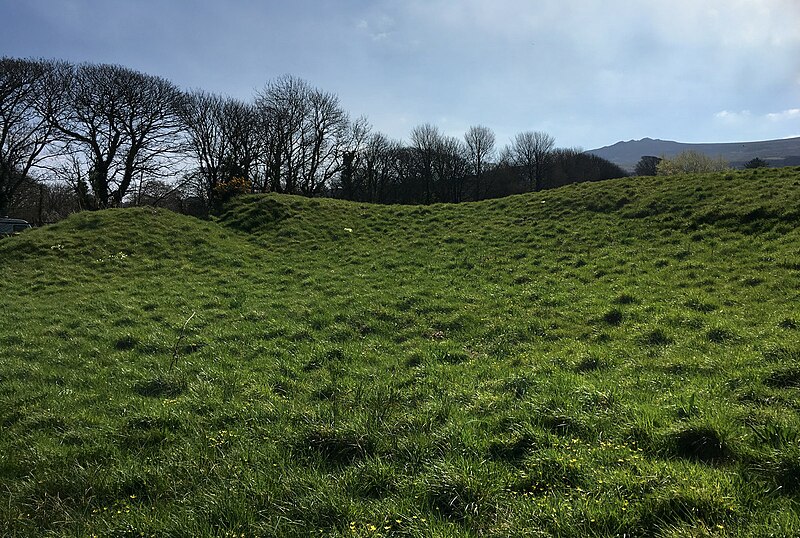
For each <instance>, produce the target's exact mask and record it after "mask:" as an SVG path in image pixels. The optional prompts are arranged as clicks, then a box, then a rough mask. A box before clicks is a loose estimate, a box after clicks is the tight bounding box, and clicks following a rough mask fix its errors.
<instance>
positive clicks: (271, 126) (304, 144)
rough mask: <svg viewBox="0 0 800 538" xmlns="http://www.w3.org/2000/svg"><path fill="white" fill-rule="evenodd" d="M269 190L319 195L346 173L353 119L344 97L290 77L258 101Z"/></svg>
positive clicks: (272, 85)
mask: <svg viewBox="0 0 800 538" xmlns="http://www.w3.org/2000/svg"><path fill="white" fill-rule="evenodd" d="M256 108H257V111H258V114H259V117H260V125H261V134H262V148H263V150H262V156H263V157H264V162H263V163H262V164H263V167H264V175H265V178H266V181H267V184H268V185H269V190H273V191H276V192H287V193H292V194H303V195H305V196H314V195H315V194H318V193H320V192H323V191H324V190H325V189H326V188H328V186H329V183H330V181H331V180H332V178H333V177H334V176H335V175H336V174H338V173H339V172H340V171H341V169H342V163H343V156H344V152H345V151H347V146H348V136H349V134H350V131H349V128H348V126H349V119H348V117H347V113H346V112H345V111H344V109H343V108H342V107H341V105H340V103H339V99H338V97H336V96H335V95H334V94H332V93H327V92H323V91H321V90H318V89H316V88H313V87H312V86H311V85H309V84H308V83H307V82H305V81H304V80H301V79H298V78H295V77H291V76H284V77H281V78H278V79H276V80H274V81H272V82H270V83H269V84H268V85H267V86H266V88H265V89H264V90H263V91H262V92H261V93H259V95H258V96H257V98H256Z"/></svg>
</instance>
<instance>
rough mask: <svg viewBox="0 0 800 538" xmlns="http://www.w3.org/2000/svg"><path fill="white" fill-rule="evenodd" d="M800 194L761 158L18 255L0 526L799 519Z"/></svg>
mask: <svg viewBox="0 0 800 538" xmlns="http://www.w3.org/2000/svg"><path fill="white" fill-rule="evenodd" d="M799 200H800V169H782V170H766V171H763V170H759V171H745V172H732V173H729V174H726V175H722V174H720V175H710V176H690V177H680V178H668V179H665V178H633V179H626V180H615V181H608V182H603V183H599V184H583V185H574V186H570V187H567V188H562V189H558V190H554V191H549V192H545V193H540V194H531V195H524V196H517V197H511V198H506V199H501V200H494V201H485V202H479V203H474V204H462V205H458V206H449V205H436V206H430V207H400V206H370V205H359V204H353V203H348V202H341V201H335V200H307V199H302V198H295V197H285V196H266V197H243V198H240V199H238V200H237V201H236V202H235V203H234V204H233V205H231V206H230V207H229V211H228V212H227V213H226V214H225V215H223V216H222V217H221V218H220V220H219V222H218V223H205V222H199V221H196V220H193V219H190V218H187V217H182V216H179V215H175V214H172V213H169V212H164V211H151V210H148V209H132V210H112V211H106V212H100V213H93V214H90V213H84V214H79V215H75V216H73V217H71V218H69V219H67V220H66V221H64V222H62V223H59V224H58V225H55V226H51V227H47V228H43V229H39V230H34V231H31V232H29V233H26V234H23V235H21V236H19V237H15V238H11V239H7V240H3V241H2V242H0V274H1V275H3V279H2V280H0V312H3V315H4V318H3V320H2V323H0V357H2V359H0V492H2V496H3V497H2V502H0V534H3V535H9V536H15V535H19V536H24V535H39V534H48V533H51V534H54V535H76V536H80V535H86V534H91V533H97V534H98V535H104V534H107V535H115V536H116V535H125V534H129V535H131V536H139V535H140V534H144V535H161V534H170V535H175V536H181V535H185V536H201V535H223V536H224V535H226V534H228V535H232V533H236V535H237V536H238V535H239V534H241V533H244V534H245V535H246V536H251V535H253V536H306V535H309V534H311V533H312V532H313V533H315V534H317V535H319V534H322V535H331V536H338V535H342V536H344V535H347V536H351V535H354V534H356V535H364V536H374V535H387V536H430V535H437V536H478V535H490V536H510V535H519V536H530V535H542V536H548V535H561V536H591V535H594V536H608V535H615V534H619V535H621V534H622V533H628V534H629V535H630V534H633V535H655V536H684V535H698V534H700V535H702V534H703V533H706V534H711V535H720V536H752V535H760V534H764V535H765V534H768V533H774V535H793V534H799V533H800V516H798V512H797V501H798V499H799V498H800V482H799V481H800V448H798V440H799V439H800V416H799V415H798V409H799V408H800V407H799V406H798V396H800V366H799V365H798V361H799V360H800V343H798V342H799V341H800V329H799V328H798V326H800V292H799V291H798V290H800V230H799V229H798V228H799V227H798V223H800V204H799V203H798V201H799ZM349 230H352V231H349ZM192 313H196V315H195V316H194V317H193V318H192V319H191V320H190V321H189V323H188V324H187V326H186V330H185V332H184V333H183V337H182V338H181V333H182V327H183V326H184V323H185V322H186V320H187V319H188V318H189V317H190V316H191V315H192ZM8 320H18V322H16V323H10V322H9V321H8ZM175 349H177V350H178V360H177V363H176V364H175V365H174V367H173V368H170V362H171V361H172V359H173V353H174V351H175ZM692 533H694V534H692Z"/></svg>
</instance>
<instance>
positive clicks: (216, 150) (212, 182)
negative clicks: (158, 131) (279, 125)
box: [180, 91, 231, 201]
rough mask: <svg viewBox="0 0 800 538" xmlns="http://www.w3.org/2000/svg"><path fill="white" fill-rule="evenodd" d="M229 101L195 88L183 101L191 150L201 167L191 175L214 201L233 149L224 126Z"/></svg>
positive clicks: (181, 110)
mask: <svg viewBox="0 0 800 538" xmlns="http://www.w3.org/2000/svg"><path fill="white" fill-rule="evenodd" d="M224 109H225V100H224V99H223V98H222V97H220V96H218V95H214V94H210V93H206V92H203V91H195V92H192V93H189V94H186V95H184V98H183V99H182V100H181V106H180V117H181V120H182V121H183V125H184V129H185V133H186V136H187V139H188V145H187V147H188V150H189V153H190V154H191V156H192V158H193V159H194V160H195V161H196V164H197V169H196V170H195V173H193V174H190V176H189V177H191V178H193V179H194V183H195V187H196V190H197V192H198V194H200V195H201V196H202V197H203V198H205V200H206V201H211V199H212V198H213V193H214V191H215V189H216V188H217V186H218V185H219V184H220V183H221V182H222V175H223V164H224V161H225V156H226V155H227V154H228V153H229V152H230V144H231V141H230V139H229V138H228V137H227V136H225V129H224V123H225V121H224Z"/></svg>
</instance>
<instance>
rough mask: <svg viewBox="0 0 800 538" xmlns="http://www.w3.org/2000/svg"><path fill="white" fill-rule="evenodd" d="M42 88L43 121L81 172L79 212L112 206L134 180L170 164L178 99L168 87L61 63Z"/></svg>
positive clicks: (107, 68) (128, 73)
mask: <svg viewBox="0 0 800 538" xmlns="http://www.w3.org/2000/svg"><path fill="white" fill-rule="evenodd" d="M48 85H49V88H50V89H51V91H52V92H53V93H52V94H51V95H53V96H55V97H54V98H53V99H50V100H49V101H48V106H47V111H46V113H47V119H48V121H49V122H50V124H51V125H52V126H53V127H54V128H55V130H56V131H57V132H58V133H60V135H61V137H62V140H63V141H64V143H65V144H66V146H67V148H68V149H69V150H71V151H73V152H74V153H73V154H76V155H79V156H80V157H81V159H82V165H83V168H84V169H85V170H84V173H82V175H81V177H80V178H79V187H80V193H81V195H82V197H83V207H85V208H88V209H99V208H105V207H113V206H118V205H120V204H121V202H122V200H123V198H124V197H125V195H126V194H127V193H128V190H129V188H130V187H131V183H132V182H133V181H134V178H135V177H136V176H137V174H139V175H142V176H144V175H149V176H160V175H162V174H164V173H165V170H166V169H167V167H168V164H169V163H174V162H175V157H176V155H177V154H178V150H179V147H178V145H177V137H178V134H179V132H180V129H181V124H180V122H179V121H178V116H177V113H176V112H177V104H178V102H179V99H180V93H179V92H178V90H177V88H176V87H175V86H174V85H173V84H172V83H171V82H169V81H167V80H165V79H162V78H159V77H155V76H152V75H146V74H144V73H139V72H137V71H133V70H131V69H127V68H125V67H121V66H117V65H108V64H81V65H78V66H71V65H68V64H60V65H58V66H56V68H55V69H53V70H51V76H50V79H49V80H48ZM87 179H88V181H87Z"/></svg>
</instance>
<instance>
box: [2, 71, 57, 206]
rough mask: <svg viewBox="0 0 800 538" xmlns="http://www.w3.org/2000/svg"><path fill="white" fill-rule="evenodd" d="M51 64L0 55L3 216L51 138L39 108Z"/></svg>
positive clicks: (42, 154)
mask: <svg viewBox="0 0 800 538" xmlns="http://www.w3.org/2000/svg"><path fill="white" fill-rule="evenodd" d="M48 65H49V64H48V63H47V62H40V61H31V60H19V59H13V58H0V215H4V214H5V213H6V211H7V210H8V208H9V206H10V205H11V203H12V202H13V198H14V195H15V194H16V193H17V191H18V190H19V189H20V187H21V186H22V185H23V183H25V181H26V180H27V179H28V178H29V175H30V173H31V170H32V169H33V168H34V167H35V166H36V165H37V164H38V163H39V162H40V161H41V160H42V159H43V158H44V157H45V156H46V152H45V148H46V147H47V145H48V144H49V143H50V142H51V141H52V133H53V130H52V127H51V125H50V124H49V123H48V122H47V120H46V118H45V117H44V116H43V115H42V114H41V113H40V111H39V108H38V107H37V104H38V101H39V99H40V98H41V96H42V93H43V91H44V89H45V86H44V79H45V74H46V71H47V69H48Z"/></svg>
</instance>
